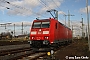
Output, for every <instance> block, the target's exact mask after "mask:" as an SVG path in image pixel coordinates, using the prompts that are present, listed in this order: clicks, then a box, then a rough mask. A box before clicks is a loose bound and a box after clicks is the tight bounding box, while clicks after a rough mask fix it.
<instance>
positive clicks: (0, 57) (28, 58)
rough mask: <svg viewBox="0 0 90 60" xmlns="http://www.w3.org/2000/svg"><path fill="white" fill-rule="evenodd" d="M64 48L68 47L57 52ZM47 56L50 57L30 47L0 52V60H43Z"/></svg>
mask: <svg viewBox="0 0 90 60" xmlns="http://www.w3.org/2000/svg"><path fill="white" fill-rule="evenodd" d="M68 46H69V45H68ZM64 47H66V46H61V47H60V48H58V49H55V52H56V51H57V50H60V49H62V48H64ZM45 56H46V57H48V56H47V52H40V51H39V52H35V51H33V50H32V49H30V47H24V48H23V47H22V48H17V49H9V50H1V51H0V60H43V59H44V57H45ZM46 57H45V58H46ZM49 59H50V57H49Z"/></svg>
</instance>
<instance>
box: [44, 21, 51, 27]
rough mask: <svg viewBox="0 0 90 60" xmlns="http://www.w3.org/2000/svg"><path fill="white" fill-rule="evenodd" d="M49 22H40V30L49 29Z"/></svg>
mask: <svg viewBox="0 0 90 60" xmlns="http://www.w3.org/2000/svg"><path fill="white" fill-rule="evenodd" d="M49 26H50V22H42V28H49Z"/></svg>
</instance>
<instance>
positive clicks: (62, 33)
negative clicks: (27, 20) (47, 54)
mask: <svg viewBox="0 0 90 60" xmlns="http://www.w3.org/2000/svg"><path fill="white" fill-rule="evenodd" d="M39 21H47V20H34V21H33V22H39ZM49 21H50V27H49V28H33V29H32V28H31V31H36V32H37V33H36V34H35V35H32V34H31V33H30V40H45V38H44V36H48V37H49V38H48V40H49V41H50V43H52V42H54V40H60V41H63V40H70V39H72V31H71V30H70V29H69V28H67V27H65V26H64V25H63V24H62V23H59V22H58V20H55V19H53V18H51V19H49ZM56 23H57V29H56ZM32 25H33V24H32ZM39 29H41V31H39ZM43 31H49V34H42V33H43ZM38 32H40V34H38ZM32 37H34V39H32Z"/></svg>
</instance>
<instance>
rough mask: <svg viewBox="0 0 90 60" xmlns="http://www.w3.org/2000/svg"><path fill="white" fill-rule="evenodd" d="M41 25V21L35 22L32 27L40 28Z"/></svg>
mask: <svg viewBox="0 0 90 60" xmlns="http://www.w3.org/2000/svg"><path fill="white" fill-rule="evenodd" d="M40 27H41V22H34V23H33V27H32V28H40Z"/></svg>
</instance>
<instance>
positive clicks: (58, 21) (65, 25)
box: [58, 21, 71, 30]
mask: <svg viewBox="0 0 90 60" xmlns="http://www.w3.org/2000/svg"><path fill="white" fill-rule="evenodd" d="M58 22H59V21H58ZM59 23H60V24H61V25H63V26H64V27H66V28H68V29H69V30H71V29H70V28H69V27H67V26H66V25H64V24H63V23H61V22H59Z"/></svg>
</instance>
